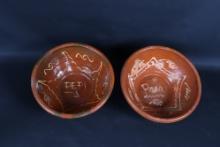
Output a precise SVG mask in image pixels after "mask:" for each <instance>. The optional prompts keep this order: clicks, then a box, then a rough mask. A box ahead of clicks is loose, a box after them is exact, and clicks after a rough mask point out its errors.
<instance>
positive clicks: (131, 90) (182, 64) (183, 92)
mask: <svg viewBox="0 0 220 147" xmlns="http://www.w3.org/2000/svg"><path fill="white" fill-rule="evenodd" d="M121 86H122V90H123V93H124V95H125V97H126V100H127V101H128V103H129V104H130V105H131V107H132V108H133V109H134V110H135V111H136V112H137V113H139V114H140V115H141V116H143V117H144V118H146V119H149V120H152V121H155V122H160V123H172V122H176V121H179V120H182V119H184V118H186V117H187V116H189V115H190V114H191V113H192V112H193V111H194V109H195V108H196V107H197V105H198V103H199V101H200V96H201V82H200V77H199V74H198V72H197V71H196V69H195V67H194V66H193V65H192V64H191V62H190V61H189V60H188V59H187V58H186V57H184V56H183V55H182V54H181V53H179V52H177V51H175V50H173V49H170V48H167V47H163V46H150V47H146V48H143V49H141V50H139V51H137V52H135V53H134V54H133V55H132V56H131V57H130V58H129V59H128V60H127V61H126V63H125V65H124V67H123V70H122V74H121Z"/></svg>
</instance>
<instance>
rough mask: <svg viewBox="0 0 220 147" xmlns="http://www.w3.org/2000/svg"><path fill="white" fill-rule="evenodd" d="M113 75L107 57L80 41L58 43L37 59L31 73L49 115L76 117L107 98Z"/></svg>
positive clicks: (33, 83) (110, 89)
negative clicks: (59, 44) (75, 42)
mask: <svg viewBox="0 0 220 147" xmlns="http://www.w3.org/2000/svg"><path fill="white" fill-rule="evenodd" d="M113 83H114V74H113V70H112V67H111V64H110V63H109V61H108V60H107V58H106V57H105V56H104V55H103V54H101V53H100V52H99V51H97V50H96V49H94V48H92V47H90V46H86V45H81V44H65V45H61V46H58V47H56V48H54V49H52V50H51V51H49V52H48V53H46V54H45V56H43V58H41V60H40V61H39V62H38V63H37V64H36V66H35V68H34V70H33V74H32V90H33V93H34V95H35V98H36V100H37V101H38V103H39V104H40V105H41V106H42V107H43V108H44V109H45V110H47V111H48V112H50V113H53V114H59V116H60V115H61V117H62V114H67V115H68V114H69V115H70V116H71V117H77V116H81V115H85V114H88V113H90V112H93V111H95V110H96V109H98V107H101V105H102V104H104V102H105V101H106V100H107V98H108V97H109V95H110V93H111V91H112V88H113Z"/></svg>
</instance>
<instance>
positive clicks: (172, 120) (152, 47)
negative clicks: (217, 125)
mask: <svg viewBox="0 0 220 147" xmlns="http://www.w3.org/2000/svg"><path fill="white" fill-rule="evenodd" d="M158 49H160V50H165V51H168V52H172V53H174V54H176V55H178V56H179V57H181V58H182V59H183V60H184V61H186V63H187V64H188V65H189V66H190V68H191V69H192V70H193V72H194V74H195V76H196V81H197V85H198V92H197V97H196V100H195V102H194V103H193V105H192V107H191V108H190V109H188V110H187V111H186V112H185V113H184V114H182V115H180V116H176V117H172V118H160V117H156V116H153V115H150V114H148V113H147V112H143V111H142V110H141V109H139V108H138V107H137V106H136V105H135V104H134V103H133V102H132V101H131V100H130V96H129V95H128V93H127V92H126V91H127V90H126V89H125V87H126V86H125V83H126V82H125V81H124V78H123V76H124V75H125V74H126V66H127V65H128V61H129V60H130V59H131V58H132V57H133V56H135V55H137V54H140V53H142V52H146V51H149V50H158ZM120 84H121V89H122V93H123V94H124V97H125V99H126V101H127V103H128V104H129V105H130V106H131V108H132V109H133V110H134V111H135V112H137V113H138V114H139V115H141V116H142V117H144V118H145V119H148V120H150V121H153V122H156V123H175V122H179V121H181V120H183V119H185V118H187V117H188V116H189V115H191V114H192V112H193V111H195V109H196V108H197V106H198V105H199V102H200V100H201V95H202V83H201V79H200V76H199V72H198V71H197V69H196V67H195V66H194V65H193V64H192V62H191V61H190V60H189V59H188V58H187V57H185V56H184V55H183V54H182V53H181V52H179V51H177V50H175V49H173V48H170V47H166V46H161V45H150V46H146V47H143V48H141V49H139V50H137V51H135V52H133V53H132V54H131V55H130V56H129V57H128V58H127V60H126V61H125V63H124V65H123V68H122V70H121V78H120Z"/></svg>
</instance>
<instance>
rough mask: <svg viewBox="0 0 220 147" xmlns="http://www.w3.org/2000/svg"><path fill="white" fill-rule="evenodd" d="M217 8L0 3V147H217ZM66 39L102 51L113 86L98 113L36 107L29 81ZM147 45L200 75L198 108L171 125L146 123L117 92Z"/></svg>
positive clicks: (206, 1)
mask: <svg viewBox="0 0 220 147" xmlns="http://www.w3.org/2000/svg"><path fill="white" fill-rule="evenodd" d="M219 7H220V1H219V0H138V1H136V0H121V1H119V0H78V1H73V0H53V1H50V0H48V1H45V0H44V1H43V0H37V1H30V0H19V1H18V0H17V1H15V0H1V1H0V67H1V70H0V92H1V96H0V147H26V146H27V147H30V146H31V147H39V146H42V147H48V146H53V147H61V146H66V147H91V146H94V147H99V146H101V147H105V146H107V147H112V146H126V147H134V146H135V147H143V146H150V147H152V146H162V147H177V146H178V147H186V146H192V147H195V146H196V147H197V146H200V147H201V146H203V147H207V146H209V147H219V146H220V140H219V136H220V131H219V130H220V126H219V124H220V110H219V108H220V98H219V86H218V84H219V82H220V76H219V75H220V61H219V60H220V58H219V55H220V50H219V48H220V46H219V42H220V29H219V26H220V15H219V14H220V9H219ZM70 41H76V42H84V43H87V44H91V45H93V46H95V47H97V48H100V49H101V51H102V52H104V53H105V54H106V55H107V57H108V58H109V59H110V60H111V62H112V64H113V67H114V69H115V73H116V86H115V88H114V91H113V94H112V96H111V97H110V99H109V101H108V102H107V104H106V105H105V106H104V107H103V108H102V109H100V110H99V111H98V112H97V113H95V114H92V115H90V116H88V117H85V118H82V119H78V120H68V121H66V120H61V119H59V118H56V117H54V116H51V115H49V114H47V113H46V112H45V111H44V110H42V109H41V108H40V107H39V106H38V104H37V103H36V102H35V100H34V98H33V95H32V92H31V87H30V76H31V71H32V67H33V65H34V64H35V63H36V61H37V60H38V59H39V58H40V57H41V56H42V55H43V53H44V52H46V51H47V49H48V48H51V47H54V46H56V45H59V44H62V43H65V42H70ZM153 44H159V45H165V46H170V47H173V48H176V49H177V50H178V51H180V52H182V53H184V54H185V55H186V56H187V57H189V59H190V60H191V61H192V62H193V63H194V64H195V65H196V67H197V68H198V70H199V72H200V75H201V79H202V84H203V94H202V99H201V103H200V104H199V106H198V108H197V109H196V111H195V112H194V113H193V114H192V115H191V116H190V117H189V118H187V119H186V120H184V121H182V122H179V123H177V124H171V125H161V124H155V123H152V122H149V121H146V120H144V119H143V118H141V117H140V116H138V115H137V114H136V113H135V112H134V111H133V110H132V109H131V108H130V107H129V106H128V104H127V103H126V101H125V100H124V97H123V95H122V92H121V89H120V85H119V80H120V79H119V77H120V72H121V67H122V65H123V63H124V61H125V59H126V58H127V57H128V56H129V55H130V54H131V53H132V52H134V51H136V50H137V49H138V48H142V47H144V46H147V45H153Z"/></svg>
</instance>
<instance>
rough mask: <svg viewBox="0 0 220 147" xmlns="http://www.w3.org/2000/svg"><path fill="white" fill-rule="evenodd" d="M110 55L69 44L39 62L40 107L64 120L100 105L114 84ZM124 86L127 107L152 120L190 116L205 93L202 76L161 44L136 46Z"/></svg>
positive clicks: (34, 82) (35, 81)
mask: <svg viewBox="0 0 220 147" xmlns="http://www.w3.org/2000/svg"><path fill="white" fill-rule="evenodd" d="M114 80H115V78H114V72H113V68H112V66H111V63H110V62H109V61H108V59H107V58H106V57H105V56H104V55H103V54H102V53H101V52H100V51H98V50H97V49H95V48H94V47H91V46H88V45H84V44H78V43H67V44H63V45H60V46H57V47H55V48H53V49H51V50H50V51H49V52H47V53H46V54H45V55H44V56H43V57H42V58H41V59H40V60H39V61H38V63H37V64H36V65H35V67H34V69H33V72H32V77H31V86H32V91H33V94H34V97H35V99H36V100H37V102H38V103H39V104H40V106H41V107H42V108H43V109H44V110H46V111H47V112H49V113H50V114H53V115H55V116H58V117H61V118H79V117H83V116H86V115H89V114H91V113H93V112H95V111H97V110H98V109H99V108H101V107H102V106H103V105H104V103H105V102H106V101H107V99H108V98H109V97H110V95H111V93H112V90H113V87H114ZM121 87H122V91H123V93H124V96H125V98H126V100H127V102H128V103H129V105H130V106H131V107H132V108H133V109H134V110H135V111H136V112H137V113H138V114H140V115H141V116H143V117H144V118H146V119H149V120H152V121H154V122H160V123H172V122H177V121H180V120H182V119H184V118H186V117H187V116H189V115H190V114H191V113H192V112H193V111H194V110H195V108H196V107H197V105H198V103H199V101H200V97H201V81H200V78H199V74H198V72H197V70H196V69H195V67H194V66H193V65H192V64H191V62H190V61H189V60H188V59H187V58H186V57H184V56H183V55H182V54H181V53H179V52H177V51H175V50H173V49H170V48H167V47H162V46H150V47H146V48H143V49H140V50H138V51H137V52H135V53H134V54H133V55H131V56H130V57H129V58H128V60H127V61H126V63H125V65H124V67H123V69H122V73H121Z"/></svg>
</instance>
